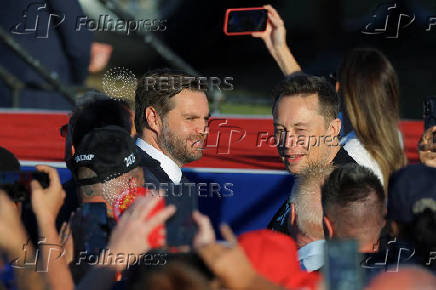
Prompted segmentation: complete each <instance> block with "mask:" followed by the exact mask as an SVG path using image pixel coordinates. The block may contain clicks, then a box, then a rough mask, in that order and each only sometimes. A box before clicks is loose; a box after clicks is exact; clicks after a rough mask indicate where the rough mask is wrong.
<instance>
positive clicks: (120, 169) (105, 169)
mask: <svg viewBox="0 0 436 290" xmlns="http://www.w3.org/2000/svg"><path fill="white" fill-rule="evenodd" d="M140 159H141V155H140V154H139V152H138V148H137V146H136V144H135V141H134V139H133V138H132V137H131V136H130V134H129V132H127V131H126V130H125V129H123V128H121V127H118V126H106V127H103V128H97V129H93V130H92V131H91V132H89V133H88V134H86V135H85V136H84V137H83V140H82V141H81V142H80V145H79V146H78V148H77V150H76V153H75V154H74V156H73V160H72V163H73V171H74V172H73V174H74V176H75V180H76V182H77V184H79V185H90V184H96V183H104V182H106V181H109V180H111V179H114V178H117V177H119V176H120V175H122V174H124V173H127V172H129V171H131V170H132V169H134V168H136V167H138V166H139V163H140ZM81 167H87V168H89V169H91V170H92V171H94V172H95V173H96V175H97V176H96V177H93V178H87V179H79V178H78V170H79V168H81Z"/></svg>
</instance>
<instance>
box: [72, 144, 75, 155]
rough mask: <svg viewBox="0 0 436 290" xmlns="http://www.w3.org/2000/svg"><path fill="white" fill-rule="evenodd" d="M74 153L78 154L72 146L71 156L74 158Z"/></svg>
mask: <svg viewBox="0 0 436 290" xmlns="http://www.w3.org/2000/svg"><path fill="white" fill-rule="evenodd" d="M74 153H76V148H74V145H71V156H73V155H74Z"/></svg>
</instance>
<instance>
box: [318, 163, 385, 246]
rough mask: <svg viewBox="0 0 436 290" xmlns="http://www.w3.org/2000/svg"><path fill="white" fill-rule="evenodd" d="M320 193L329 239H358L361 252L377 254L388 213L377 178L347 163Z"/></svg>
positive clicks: (355, 165)
mask: <svg viewBox="0 0 436 290" xmlns="http://www.w3.org/2000/svg"><path fill="white" fill-rule="evenodd" d="M321 192H322V193H321V195H322V198H321V201H322V208H323V211H324V224H325V228H326V234H327V235H328V238H335V239H355V240H357V241H358V242H359V251H360V252H362V253H373V252H376V251H377V250H378V247H379V237H380V233H381V230H382V228H383V226H384V225H385V213H386V209H385V208H386V206H385V194H384V190H383V186H382V185H381V183H380V180H379V179H378V178H377V176H375V175H374V173H372V171H371V170H370V169H368V168H365V167H362V166H360V165H357V164H346V165H344V166H341V167H339V168H336V169H335V170H333V172H332V173H331V174H330V176H329V178H328V179H327V180H326V181H325V183H324V185H323V186H322V189H321Z"/></svg>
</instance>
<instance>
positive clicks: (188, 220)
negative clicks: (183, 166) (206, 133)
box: [138, 147, 198, 246]
mask: <svg viewBox="0 0 436 290" xmlns="http://www.w3.org/2000/svg"><path fill="white" fill-rule="evenodd" d="M138 150H139V152H140V155H141V163H140V164H141V167H142V168H143V170H144V180H145V187H147V188H148V189H156V190H158V189H160V190H161V191H163V192H162V194H164V195H165V204H166V205H169V204H174V205H175V206H176V213H175V214H174V216H173V217H171V218H170V219H169V220H168V221H167V223H166V230H167V242H168V245H169V246H182V245H192V240H193V238H194V235H195V229H196V227H195V224H194V221H193V219H192V212H193V211H194V210H196V209H197V208H198V190H197V186H196V184H195V183H192V182H190V181H189V180H188V179H187V178H186V177H185V176H184V175H182V179H181V181H180V184H179V185H176V184H174V182H172V181H171V179H170V178H169V176H168V174H166V173H165V171H164V170H163V169H162V167H161V166H160V163H159V161H157V160H155V159H153V158H152V157H151V156H150V155H148V154H147V153H146V152H145V151H143V150H141V149H140V148H139V147H138Z"/></svg>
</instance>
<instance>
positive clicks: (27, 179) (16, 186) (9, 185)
mask: <svg viewBox="0 0 436 290" xmlns="http://www.w3.org/2000/svg"><path fill="white" fill-rule="evenodd" d="M34 179H35V180H37V181H39V183H40V184H41V186H42V187H43V188H47V187H48V186H49V184H50V179H49V177H48V174H47V173H44V172H39V171H10V172H0V189H3V190H4V191H6V192H7V193H8V195H9V197H10V198H11V199H12V200H13V201H14V202H25V201H29V200H30V193H31V192H32V189H31V187H30V183H31V181H32V180H34Z"/></svg>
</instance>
